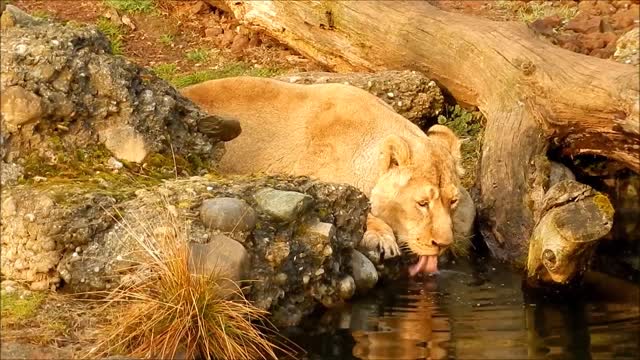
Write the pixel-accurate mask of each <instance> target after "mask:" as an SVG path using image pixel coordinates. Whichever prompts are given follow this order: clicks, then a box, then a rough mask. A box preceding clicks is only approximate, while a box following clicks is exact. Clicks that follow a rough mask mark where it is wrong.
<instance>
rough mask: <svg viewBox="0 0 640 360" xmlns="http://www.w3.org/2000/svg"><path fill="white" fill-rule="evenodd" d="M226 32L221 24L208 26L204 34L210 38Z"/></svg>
mask: <svg viewBox="0 0 640 360" xmlns="http://www.w3.org/2000/svg"><path fill="white" fill-rule="evenodd" d="M223 32H224V30H222V28H221V27H220V26H215V27H208V28H206V29H205V30H204V34H205V36H206V37H208V38H212V39H213V38H215V37H217V36H218V35H221V34H222V33H223Z"/></svg>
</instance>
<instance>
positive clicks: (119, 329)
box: [87, 211, 291, 359]
mask: <svg viewBox="0 0 640 360" xmlns="http://www.w3.org/2000/svg"><path fill="white" fill-rule="evenodd" d="M163 218H164V220H163V221H162V224H158V223H156V224H154V225H155V226H158V225H161V227H158V228H156V229H155V230H152V229H153V226H154V225H150V224H145V225H146V226H142V227H139V228H144V229H145V230H144V231H142V233H139V232H140V231H138V230H137V229H138V228H133V227H131V226H129V225H128V224H126V223H124V224H123V226H125V227H126V228H127V229H128V232H129V235H130V236H131V237H133V238H134V239H135V243H136V245H137V247H138V248H139V250H140V251H137V252H136V253H135V254H136V258H139V259H140V260H138V261H137V262H138V263H137V264H136V265H135V270H134V275H135V276H133V277H132V279H135V280H131V281H127V282H123V283H122V284H121V285H120V286H119V287H118V288H116V289H115V290H111V291H109V292H108V294H106V295H107V296H106V298H105V301H106V305H105V306H104V307H101V309H100V310H99V311H102V312H103V314H105V316H106V318H107V319H108V321H107V324H105V325H103V326H101V327H100V329H99V331H98V333H99V335H98V338H99V341H98V343H97V346H96V347H95V348H94V349H93V350H91V351H90V352H89V353H88V354H87V357H90V358H96V357H100V356H106V355H109V354H113V353H119V354H126V355H129V356H133V357H135V358H163V359H170V358H175V357H176V355H178V356H180V357H183V356H184V358H186V359H193V358H201V359H277V356H276V352H278V351H281V352H282V353H284V354H291V352H290V350H289V348H287V347H286V346H285V345H283V344H281V343H278V344H276V343H274V342H272V340H270V337H267V335H265V334H271V335H273V334H275V332H273V330H272V329H273V328H272V327H271V324H270V323H269V322H268V320H267V319H266V315H267V312H266V311H264V310H261V309H259V308H257V307H255V306H253V305H252V304H251V303H250V302H249V301H247V300H246V299H245V297H244V296H243V294H242V291H241V290H240V288H239V287H238V286H237V285H236V284H235V283H233V282H231V281H229V280H227V279H224V278H223V277H222V276H220V275H219V274H216V273H210V274H206V275H198V274H194V273H192V271H191V270H192V268H191V267H190V264H189V247H188V245H187V237H188V234H189V225H188V223H187V222H186V221H184V222H180V221H178V220H177V215H175V213H172V212H171V211H163ZM159 230H161V231H159ZM137 232H138V233H137ZM230 285H232V286H233V288H230ZM230 295H231V296H230Z"/></svg>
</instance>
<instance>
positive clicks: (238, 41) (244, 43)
mask: <svg viewBox="0 0 640 360" xmlns="http://www.w3.org/2000/svg"><path fill="white" fill-rule="evenodd" d="M248 47H249V37H248V36H246V35H242V34H238V35H236V36H235V37H234V38H233V42H232V43H231V53H233V54H234V55H240V54H242V53H243V52H244V50H245V49H247V48H248Z"/></svg>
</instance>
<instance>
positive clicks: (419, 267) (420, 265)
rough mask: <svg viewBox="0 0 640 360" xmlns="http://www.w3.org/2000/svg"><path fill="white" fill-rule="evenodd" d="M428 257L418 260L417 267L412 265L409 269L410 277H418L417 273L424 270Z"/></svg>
mask: <svg viewBox="0 0 640 360" xmlns="http://www.w3.org/2000/svg"><path fill="white" fill-rule="evenodd" d="M427 257H428V256H424V255H423V256H420V258H419V259H418V262H417V263H416V264H415V265H411V266H410V267H409V275H410V276H416V274H417V273H419V272H420V271H422V268H423V267H424V266H425V265H426V264H427V262H428V261H427Z"/></svg>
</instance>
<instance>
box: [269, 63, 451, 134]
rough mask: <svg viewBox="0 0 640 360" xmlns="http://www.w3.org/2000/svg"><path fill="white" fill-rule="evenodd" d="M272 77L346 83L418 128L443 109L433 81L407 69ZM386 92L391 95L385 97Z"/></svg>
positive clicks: (301, 81) (299, 80) (285, 79)
mask: <svg viewBox="0 0 640 360" xmlns="http://www.w3.org/2000/svg"><path fill="white" fill-rule="evenodd" d="M289 55H291V54H289ZM286 56H287V55H284V54H283V55H282V57H284V58H286ZM275 79H277V80H281V81H286V82H291V83H297V84H326V83H348V84H349V85H352V86H355V87H358V88H360V89H363V90H366V91H368V92H370V93H371V94H373V95H375V96H378V97H379V98H380V99H382V100H383V101H384V102H386V103H387V104H388V105H390V106H391V107H392V108H393V109H394V110H395V111H396V112H397V113H399V114H400V115H402V116H404V117H405V118H407V119H409V120H410V121H411V122H413V123H414V124H416V125H418V126H421V127H425V126H426V125H427V122H426V120H425V119H428V118H434V117H437V116H438V115H439V114H440V113H441V111H442V109H443V102H444V98H443V95H442V92H441V91H440V88H438V86H437V85H436V83H435V82H434V81H432V80H431V79H429V78H427V77H426V76H424V75H423V74H421V73H419V72H416V71H411V70H403V71H395V70H389V71H379V72H375V73H341V74H336V73H327V72H304V73H293V74H287V75H282V76H278V77H275ZM389 93H391V94H393V96H392V97H389V96H387V94H389Z"/></svg>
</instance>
